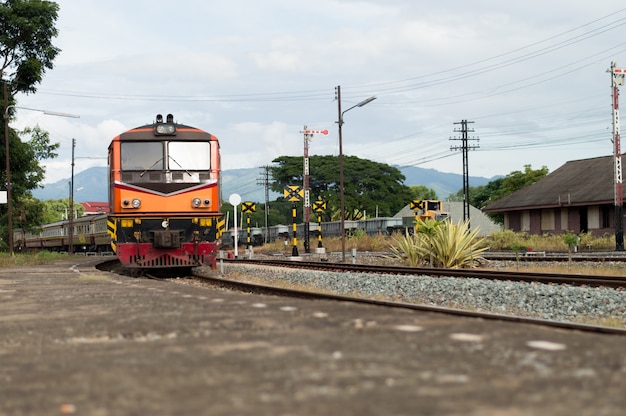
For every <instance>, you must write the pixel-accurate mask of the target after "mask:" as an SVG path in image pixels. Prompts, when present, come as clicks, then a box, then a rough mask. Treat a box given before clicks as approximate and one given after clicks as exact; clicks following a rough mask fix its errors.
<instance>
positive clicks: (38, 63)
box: [0, 0, 60, 241]
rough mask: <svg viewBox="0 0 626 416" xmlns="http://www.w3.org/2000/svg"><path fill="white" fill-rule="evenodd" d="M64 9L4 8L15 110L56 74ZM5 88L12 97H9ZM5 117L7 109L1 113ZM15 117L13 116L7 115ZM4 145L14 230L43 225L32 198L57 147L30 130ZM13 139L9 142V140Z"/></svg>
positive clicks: (3, 41)
mask: <svg viewBox="0 0 626 416" xmlns="http://www.w3.org/2000/svg"><path fill="white" fill-rule="evenodd" d="M58 11H59V6H58V5H57V4H56V3H54V2H51V1H42V0H6V1H4V2H2V3H0V56H2V57H3V59H2V60H1V63H0V65H1V66H0V80H1V81H2V82H1V84H2V85H1V87H2V88H0V93H1V94H2V100H1V101H0V103H2V105H4V101H5V99H6V101H7V102H8V103H9V105H11V106H15V101H14V99H13V95H14V94H16V93H18V92H21V93H33V92H35V91H36V85H37V84H39V83H41V81H42V79H43V75H44V73H45V71H46V70H47V69H52V67H53V65H52V61H53V60H54V58H55V57H56V56H57V54H58V53H59V52H60V49H58V48H56V47H55V46H53V45H52V39H53V38H54V37H56V36H57V34H58V31H57V29H56V27H55V23H56V20H57V17H58ZM5 86H6V88H7V92H8V97H5V96H4V87H5ZM2 112H3V114H4V113H5V108H4V107H3V108H2ZM8 114H9V115H11V114H12V111H10V110H9V111H8ZM1 134H2V136H3V137H2V139H3V140H2V141H3V142H4V143H7V142H8V143H9V148H10V155H9V157H10V160H9V163H10V166H11V204H12V208H13V212H12V217H13V218H14V221H13V228H20V227H21V228H27V229H31V228H33V227H35V226H37V225H39V224H41V221H42V215H43V205H42V204H41V202H39V201H36V200H34V199H33V198H32V196H31V194H30V191H31V190H32V189H35V188H36V187H37V186H39V183H40V182H41V181H42V180H43V178H44V174H45V169H44V168H43V167H42V166H41V165H40V164H39V162H40V161H41V160H43V159H48V158H51V157H56V154H55V153H54V151H55V150H56V149H57V148H58V147H59V145H58V144H55V145H51V144H50V140H49V136H48V133H47V132H44V131H43V130H41V129H39V127H35V128H29V129H26V130H25V131H23V132H20V134H24V135H30V137H31V138H30V140H26V141H23V140H21V139H20V137H19V136H18V133H17V132H15V131H14V130H12V129H9V137H8V138H7V137H4V136H5V134H4V129H2V133H1ZM7 139H8V140H7ZM5 157H6V156H5V146H2V147H1V150H0V160H5ZM0 182H2V183H6V182H7V172H6V171H4V172H2V176H1V177H0ZM0 215H1V217H2V218H1V219H0V222H1V223H2V224H3V226H2V229H1V230H0V233H2V239H3V240H5V241H6V240H7V232H8V225H7V224H8V220H7V217H8V213H7V209H6V205H3V206H2V207H0Z"/></svg>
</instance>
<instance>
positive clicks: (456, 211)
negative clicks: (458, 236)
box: [394, 201, 502, 236]
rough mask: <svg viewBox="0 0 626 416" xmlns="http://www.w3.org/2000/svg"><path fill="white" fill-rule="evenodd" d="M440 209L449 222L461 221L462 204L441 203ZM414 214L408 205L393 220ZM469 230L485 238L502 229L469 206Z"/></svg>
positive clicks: (476, 209)
mask: <svg viewBox="0 0 626 416" xmlns="http://www.w3.org/2000/svg"><path fill="white" fill-rule="evenodd" d="M442 209H443V211H444V212H447V213H448V214H449V216H450V220H451V221H452V222H454V223H457V222H459V221H462V220H463V203H462V202H446V201H443V206H442ZM414 216H415V213H414V212H413V211H412V210H411V208H410V205H407V206H405V207H404V208H402V209H401V210H400V211H399V212H398V213H397V214H396V215H394V217H395V218H413V217H414ZM470 228H472V229H474V228H478V229H479V235H481V236H487V235H489V234H491V233H493V232H495V231H499V230H501V229H502V227H501V226H500V225H498V224H496V223H494V222H493V221H491V219H490V218H489V217H488V216H486V215H485V214H484V213H483V212H481V211H480V210H479V209H478V208H476V207H473V206H471V205H470Z"/></svg>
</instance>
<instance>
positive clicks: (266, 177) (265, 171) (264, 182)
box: [256, 165, 270, 244]
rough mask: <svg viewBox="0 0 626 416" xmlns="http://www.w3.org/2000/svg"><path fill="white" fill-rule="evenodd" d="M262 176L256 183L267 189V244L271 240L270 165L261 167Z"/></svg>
mask: <svg viewBox="0 0 626 416" xmlns="http://www.w3.org/2000/svg"><path fill="white" fill-rule="evenodd" d="M261 169H262V171H261V177H260V178H258V179H257V181H256V184H257V185H261V186H263V187H264V189H265V236H264V238H265V243H266V244H267V243H268V242H269V241H270V230H269V224H268V222H269V213H270V205H269V204H270V202H269V201H270V167H269V166H267V165H266V166H262V167H261Z"/></svg>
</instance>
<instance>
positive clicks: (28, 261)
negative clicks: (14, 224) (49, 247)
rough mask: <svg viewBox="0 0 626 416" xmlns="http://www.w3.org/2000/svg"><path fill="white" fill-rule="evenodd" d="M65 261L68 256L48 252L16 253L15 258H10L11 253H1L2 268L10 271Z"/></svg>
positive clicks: (0, 264) (0, 263) (0, 265)
mask: <svg viewBox="0 0 626 416" xmlns="http://www.w3.org/2000/svg"><path fill="white" fill-rule="evenodd" d="M65 259H67V254H58V253H50V252H48V251H40V252H37V253H16V254H15V255H14V256H10V255H9V253H0V268H3V269H8V268H11V267H18V266H36V265H41V264H50V263H54V262H55V261H59V260H65Z"/></svg>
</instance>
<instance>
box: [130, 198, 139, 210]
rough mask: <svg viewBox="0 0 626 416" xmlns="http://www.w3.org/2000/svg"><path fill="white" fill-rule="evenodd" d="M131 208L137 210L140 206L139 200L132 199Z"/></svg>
mask: <svg viewBox="0 0 626 416" xmlns="http://www.w3.org/2000/svg"><path fill="white" fill-rule="evenodd" d="M132 204H133V208H139V207H140V206H141V200H139V198H135V199H133V202H132Z"/></svg>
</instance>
